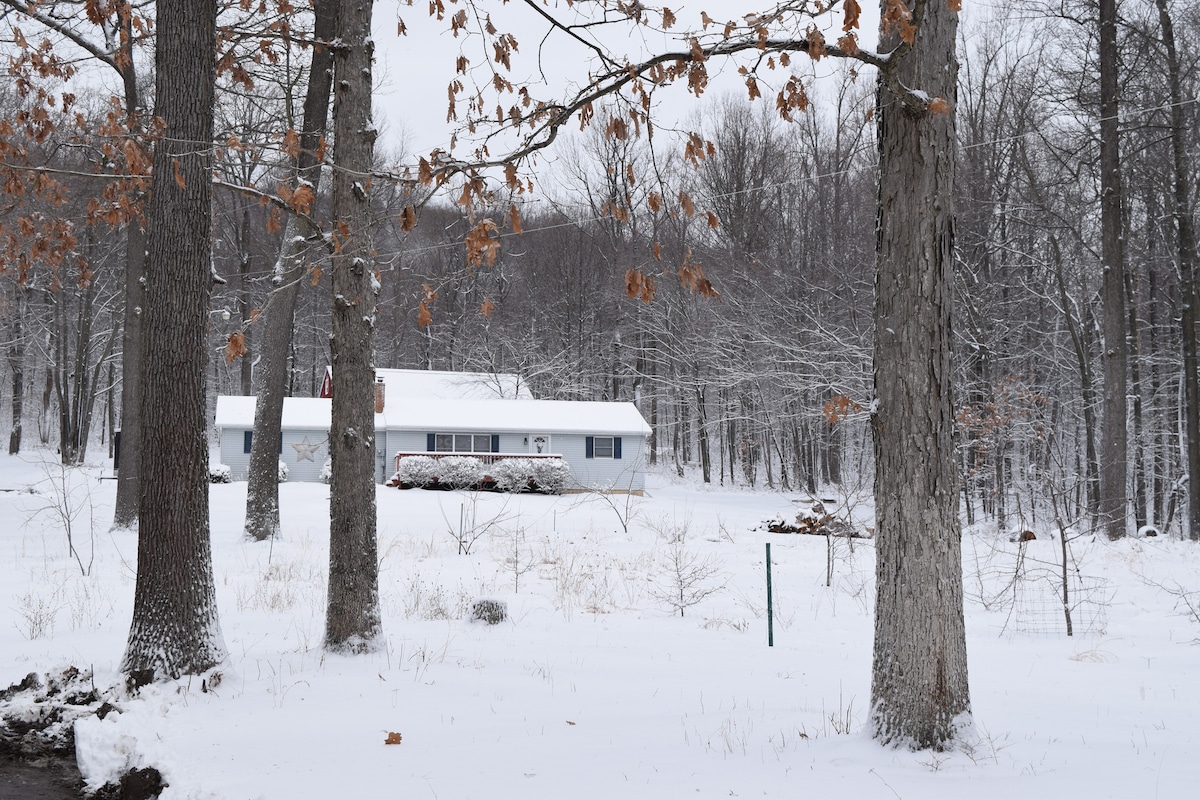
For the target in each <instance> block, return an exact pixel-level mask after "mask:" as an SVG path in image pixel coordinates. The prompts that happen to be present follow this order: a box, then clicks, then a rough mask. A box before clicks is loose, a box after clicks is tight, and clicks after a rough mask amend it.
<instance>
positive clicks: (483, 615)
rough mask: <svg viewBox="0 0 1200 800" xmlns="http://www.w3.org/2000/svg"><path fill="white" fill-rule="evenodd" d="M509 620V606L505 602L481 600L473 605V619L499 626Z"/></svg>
mask: <svg viewBox="0 0 1200 800" xmlns="http://www.w3.org/2000/svg"><path fill="white" fill-rule="evenodd" d="M507 618H508V604H507V603H505V602H504V601H503V600H486V599H483V598H481V599H479V600H475V601H473V602H472V603H471V619H473V620H476V621H478V622H486V623H487V624H488V625H499V624H500V623H501V622H504V620H505V619H507Z"/></svg>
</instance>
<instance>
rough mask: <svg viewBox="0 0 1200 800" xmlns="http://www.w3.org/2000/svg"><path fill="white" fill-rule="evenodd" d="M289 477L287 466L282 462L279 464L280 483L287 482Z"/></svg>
mask: <svg viewBox="0 0 1200 800" xmlns="http://www.w3.org/2000/svg"><path fill="white" fill-rule="evenodd" d="M287 476H288V468H287V464H285V463H283V462H282V461H280V462H279V482H280V483H283V482H284V481H286V480H287Z"/></svg>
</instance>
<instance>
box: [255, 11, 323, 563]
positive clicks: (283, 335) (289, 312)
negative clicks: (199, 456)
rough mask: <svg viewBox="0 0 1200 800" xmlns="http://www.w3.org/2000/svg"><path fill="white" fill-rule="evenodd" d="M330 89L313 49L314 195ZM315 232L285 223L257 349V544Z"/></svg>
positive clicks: (274, 519) (300, 171)
mask: <svg viewBox="0 0 1200 800" xmlns="http://www.w3.org/2000/svg"><path fill="white" fill-rule="evenodd" d="M313 9H314V12H315V14H316V21H315V25H314V35H315V38H316V40H317V41H318V42H329V41H332V40H333V36H334V24H335V21H336V19H337V17H336V13H337V5H336V3H335V2H334V0H317V2H316V3H314V6H313ZM332 85H333V53H332V51H331V50H330V49H329V47H327V46H323V45H316V46H314V47H313V55H312V66H311V69H310V70H309V73H308V91H307V94H306V95H305V97H304V122H303V130H302V131H301V133H300V153H299V155H298V156H297V161H296V172H297V176H298V178H300V179H302V180H305V181H307V182H308V183H310V184H312V188H313V193H314V195H315V194H316V191H317V187H318V186H319V184H320V182H321V169H320V163H319V161H318V160H317V156H316V153H317V149H318V148H319V147H320V144H321V140H322V139H323V138H324V136H325V128H326V124H327V121H328V118H329V90H330V87H331V86H332ZM319 235H320V232H319V231H316V230H314V229H312V226H311V225H310V224H309V223H308V222H307V221H306V220H304V219H302V218H300V217H298V216H296V215H292V216H290V217H288V221H287V226H286V228H285V230H284V235H283V241H282V243H281V244H280V246H279V260H278V261H277V262H276V264H275V275H274V276H273V278H272V285H273V288H272V292H271V298H270V300H268V301H267V305H266V308H265V309H264V312H263V313H264V314H265V315H266V320H265V327H264V330H263V333H262V341H261V343H260V345H259V346H260V349H261V360H260V361H259V375H260V379H261V382H260V384H259V388H258V403H257V405H256V406H255V409H254V431H255V436H254V438H253V440H252V441H251V444H250V471H249V473H248V476H247V485H246V536H248V537H249V538H251V539H255V540H257V541H262V540H264V539H268V538H270V537H272V536H275V535H276V534H277V533H278V532H279V470H278V468H277V459H278V448H277V445H278V443H279V437H280V424H281V422H282V421H283V398H284V396H285V395H286V394H287V389H288V386H287V384H288V353H289V351H290V350H291V347H292V331H293V328H294V325H295V320H296V298H297V295H298V294H299V292H300V281H301V278H302V276H303V273H304V263H305V262H304V258H303V256H304V251H305V248H306V247H308V246H309V245H310V240H311V239H314V238H316V237H318V236H319Z"/></svg>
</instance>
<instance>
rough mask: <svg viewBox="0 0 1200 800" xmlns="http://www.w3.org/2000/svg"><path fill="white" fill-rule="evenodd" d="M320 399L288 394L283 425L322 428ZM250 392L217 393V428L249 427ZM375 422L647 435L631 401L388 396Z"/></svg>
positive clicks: (324, 412) (324, 410)
mask: <svg viewBox="0 0 1200 800" xmlns="http://www.w3.org/2000/svg"><path fill="white" fill-rule="evenodd" d="M331 402H332V401H330V400H327V399H321V398H303V397H288V398H285V399H284V402H283V425H282V427H283V428H284V429H298V428H311V429H315V430H328V428H329V414H330V404H331ZM254 405H255V398H253V397H218V398H217V416H216V426H217V427H218V428H242V429H247V428H251V427H253V425H254ZM375 426H376V428H379V429H386V430H419V431H446V432H463V433H467V432H472V431H479V432H486V433H500V432H504V431H515V432H518V433H606V434H628V435H633V436H637V435H643V436H648V435H649V434H650V426H649V425H647V424H646V421H645V420H644V419H642V415H641V414H640V413H638V410H637V407H636V406H634V404H633V403H602V402H590V401H578V400H512V399H506V400H500V399H495V400H445V399H438V398H412V397H404V398H399V399H393V398H388V401H387V404H386V406H385V407H384V411H383V413H382V414H376V415H375Z"/></svg>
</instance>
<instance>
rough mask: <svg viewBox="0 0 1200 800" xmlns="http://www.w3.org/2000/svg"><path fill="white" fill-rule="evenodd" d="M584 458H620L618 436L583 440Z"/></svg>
mask: <svg viewBox="0 0 1200 800" xmlns="http://www.w3.org/2000/svg"><path fill="white" fill-rule="evenodd" d="M584 456H585V457H586V458H613V459H617V458H620V457H621V437H620V436H588V437H586V438H585V439H584Z"/></svg>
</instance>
